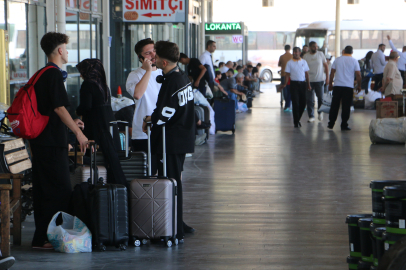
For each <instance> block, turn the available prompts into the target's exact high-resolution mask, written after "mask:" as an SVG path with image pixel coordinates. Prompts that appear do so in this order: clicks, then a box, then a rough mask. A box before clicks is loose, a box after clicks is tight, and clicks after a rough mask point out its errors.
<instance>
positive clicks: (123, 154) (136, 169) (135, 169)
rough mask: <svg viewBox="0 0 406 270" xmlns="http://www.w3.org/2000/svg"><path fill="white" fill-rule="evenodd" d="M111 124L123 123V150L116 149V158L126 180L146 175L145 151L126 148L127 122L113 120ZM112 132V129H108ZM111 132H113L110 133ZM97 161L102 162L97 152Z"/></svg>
mask: <svg viewBox="0 0 406 270" xmlns="http://www.w3.org/2000/svg"><path fill="white" fill-rule="evenodd" d="M111 124H124V125H125V142H124V146H126V147H125V148H124V150H119V151H118V158H119V159H120V163H121V168H122V169H123V172H124V175H125V178H126V180H127V182H130V181H132V180H133V179H135V178H140V177H145V176H147V154H146V153H145V152H141V151H137V152H132V151H129V150H128V145H129V136H130V135H129V134H128V122H125V121H114V122H111ZM110 132H111V133H112V130H110ZM112 134H113V133H112ZM96 160H97V163H99V164H104V156H103V153H101V152H99V153H97V156H96Z"/></svg>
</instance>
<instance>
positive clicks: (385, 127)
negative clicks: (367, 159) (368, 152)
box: [369, 117, 406, 144]
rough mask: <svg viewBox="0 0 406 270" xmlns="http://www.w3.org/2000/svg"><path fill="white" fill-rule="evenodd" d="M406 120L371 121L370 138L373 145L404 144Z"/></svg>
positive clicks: (386, 119)
mask: <svg viewBox="0 0 406 270" xmlns="http://www.w3.org/2000/svg"><path fill="white" fill-rule="evenodd" d="M405 121H406V118H405V117H401V118H383V119H374V120H371V124H370V125H369V137H370V139H371V142H372V143H373V144H375V143H382V144H404V143H405V141H406V132H405V131H406V123H405Z"/></svg>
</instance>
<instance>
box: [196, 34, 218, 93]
mask: <svg viewBox="0 0 406 270" xmlns="http://www.w3.org/2000/svg"><path fill="white" fill-rule="evenodd" d="M216 48H217V47H216V42H215V41H213V40H209V41H207V42H206V51H205V52H204V53H203V54H202V55H200V57H199V60H200V63H202V65H203V66H205V65H208V66H209V68H208V70H207V72H209V74H211V75H209V78H210V81H209V87H210V89H211V90H212V91H213V88H214V86H217V87H218V88H220V89H222V87H221V85H220V84H218V83H216V82H215V81H214V79H215V78H216V73H215V72H214V67H213V59H212V54H213V53H214V52H215V51H216ZM222 91H224V89H223V90H222ZM202 94H203V96H206V91H204V93H203V92H202Z"/></svg>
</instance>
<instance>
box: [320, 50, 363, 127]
mask: <svg viewBox="0 0 406 270" xmlns="http://www.w3.org/2000/svg"><path fill="white" fill-rule="evenodd" d="M352 53H353V49H352V47H351V46H347V47H345V49H344V54H343V56H341V57H338V58H337V59H336V60H335V61H334V63H333V65H332V67H331V75H330V86H329V90H330V91H333V100H332V101H331V108H330V117H329V118H330V119H329V120H330V122H329V123H328V126H327V127H328V128H329V129H333V127H334V124H335V122H336V120H337V116H338V110H339V109H340V103H341V102H342V113H341V120H342V122H341V130H343V131H345V130H351V129H350V128H349V127H348V120H349V119H350V110H351V102H352V98H353V93H354V73H355V76H356V78H357V90H358V91H361V71H360V67H359V64H358V61H357V60H356V59H355V58H353V57H352ZM334 78H335V80H334ZM333 81H334V87H333Z"/></svg>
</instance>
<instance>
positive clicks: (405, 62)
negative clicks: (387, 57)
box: [388, 35, 406, 87]
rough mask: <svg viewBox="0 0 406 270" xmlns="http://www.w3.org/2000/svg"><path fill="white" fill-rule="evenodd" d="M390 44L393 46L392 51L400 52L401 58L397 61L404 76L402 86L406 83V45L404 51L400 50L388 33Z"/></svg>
mask: <svg viewBox="0 0 406 270" xmlns="http://www.w3.org/2000/svg"><path fill="white" fill-rule="evenodd" d="M388 40H389V45H390V47H391V48H392V51H394V52H397V53H398V54H399V60H398V63H397V66H398V69H399V72H400V74H401V76H402V87H403V85H405V70H406V46H403V49H402V52H400V51H399V50H398V49H397V48H396V47H395V45H394V44H393V42H392V40H391V39H390V36H389V35H388Z"/></svg>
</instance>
